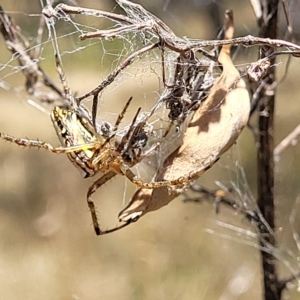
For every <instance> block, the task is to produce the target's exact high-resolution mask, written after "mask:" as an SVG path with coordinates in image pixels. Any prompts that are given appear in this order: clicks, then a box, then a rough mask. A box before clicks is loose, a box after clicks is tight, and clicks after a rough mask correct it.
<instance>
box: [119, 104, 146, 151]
mask: <svg viewBox="0 0 300 300" xmlns="http://www.w3.org/2000/svg"><path fill="white" fill-rule="evenodd" d="M140 111H141V107H139V108H138V110H137V112H136V114H135V116H134V117H133V119H132V122H131V124H130V126H129V129H128V131H127V133H126V134H125V135H124V136H123V138H122V140H121V142H120V145H119V146H118V148H117V152H120V153H122V154H123V153H125V152H126V150H127V147H128V145H126V143H127V141H128V140H130V138H131V137H132V134H133V133H134V129H135V126H134V124H135V122H136V120H137V117H138V115H139V113H140Z"/></svg>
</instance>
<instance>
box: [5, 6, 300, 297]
mask: <svg viewBox="0 0 300 300" xmlns="http://www.w3.org/2000/svg"><path fill="white" fill-rule="evenodd" d="M15 2H16V3H14V1H8V0H6V1H1V4H2V5H3V7H4V9H6V10H7V11H12V12H17V14H16V18H18V17H20V15H19V12H21V11H23V12H25V16H26V14H28V13H33V12H37V7H38V5H37V4H36V3H34V4H31V3H32V2H33V1H28V3H26V5H25V2H27V1H24V3H23V2H22V3H21V1H15ZM17 2H18V3H17ZM29 2H30V3H29ZM37 2H38V1H37ZM78 2H79V4H80V5H84V6H88V7H93V4H92V1H85V2H84V3H83V1H78ZM141 2H142V1H141ZM144 2H145V1H144ZM188 3H189V5H190V7H188V8H189V9H184V7H182V6H180V5H179V4H177V6H176V5H174V4H172V1H170V5H169V6H168V9H167V10H166V11H165V12H163V11H162V9H161V8H162V7H163V6H164V5H165V4H166V2H165V1H154V2H153V4H152V7H151V6H150V7H149V6H147V5H145V6H146V7H148V8H149V9H151V8H152V9H154V8H155V9H156V13H157V15H158V16H159V17H161V18H162V19H163V20H164V21H166V20H168V22H167V23H168V25H170V27H171V28H174V27H175V29H174V30H175V32H177V33H178V34H179V35H184V34H186V35H189V36H195V37H196V36H198V37H199V36H200V37H201V38H203V37H205V34H208V35H209V34H212V33H209V32H208V33H207V31H208V29H207V30H206V32H204V31H203V30H204V29H203V26H198V28H197V30H198V29H200V33H199V31H197V30H195V29H194V30H192V29H191V28H193V26H194V25H192V24H196V22H198V20H199V18H198V17H197V19H195V18H194V17H193V16H195V15H197V14H198V12H197V13H196V12H195V8H194V9H193V6H192V2H188ZM238 3H239V2H238V1H237V2H234V1H228V3H227V1H224V2H222V4H220V10H221V11H222V10H223V6H224V9H225V8H230V7H232V6H231V5H234V6H233V8H234V12H235V15H236V24H237V25H236V26H237V27H238V28H239V30H238V31H239V32H241V31H242V32H243V33H244V34H247V33H248V32H247V30H250V29H251V28H254V24H253V20H254V19H253V18H252V11H251V10H250V6H249V5H248V6H244V5H243V7H239V6H241V5H238ZM24 5H25V6H24ZM31 5H32V6H31ZM97 7H98V8H100V7H102V8H103V7H104V8H105V7H107V9H111V8H112V7H113V5H112V1H103V3H100V2H99V3H97ZM239 8H240V9H239ZM202 9H204V8H203V7H202ZM238 9H239V10H238ZM236 10H238V11H236ZM151 11H152V12H155V10H151ZM199 13H200V11H199ZM164 16H166V19H164ZM202 16H205V11H202ZM203 18H204V17H203ZM208 19H209V18H206V19H205V18H204V20H205V21H206V22H209V20H208ZM24 20H26V21H27V23H29V22H30V20H31V18H28V17H25V18H21V22H24ZM171 21H172V22H173V23H172V22H171ZM185 22H187V24H188V25H189V26H188V28H189V29H191V31H190V32H188V30H187V29H183V26H182V24H184V23H185ZM251 22H252V23H251ZM180 24H181V25H180ZM190 24H191V25H190ZM197 24H198V23H197ZM204 24H205V23H204ZM173 25H174V26H173ZM28 30H29V31H32V30H33V29H32V28H29V27H28ZM184 30H186V32H185V31H184ZM180 31H181V32H180ZM201 31H202V32H201ZM33 32H34V31H33ZM195 32H198V33H197V35H196V33H195ZM201 34H202V35H201ZM240 34H241V33H240ZM240 34H239V35H240ZM210 37H213V34H212V35H211V36H210ZM0 47H1V48H0V59H1V63H5V62H7V61H8V59H9V58H10V54H9V53H8V51H7V50H6V49H5V47H4V45H3V41H2V40H1V43H0ZM51 59H52V58H51ZM51 59H50V60H49V61H50V62H47V66H48V64H50V65H51ZM282 60H283V61H284V60H285V58H282ZM87 61H88V62H86V64H87V65H90V64H93V63H91V62H90V61H91V58H87ZM64 63H65V68H66V70H67V75H68V81H69V85H70V86H71V87H72V88H73V90H76V91H79V92H83V91H86V90H88V86H90V87H93V86H95V85H96V84H97V83H98V82H99V79H101V78H102V77H101V75H100V74H99V70H95V69H92V70H90V69H87V68H86V65H85V63H82V64H80V63H78V64H74V63H70V61H69V63H68V61H64ZM298 65H299V61H298V60H293V63H292V65H291V67H290V71H289V72H290V73H289V76H288V78H287V79H286V81H285V82H284V83H283V84H282V85H281V86H280V88H279V90H278V106H277V120H278V121H277V127H276V130H277V131H276V134H277V136H276V141H280V139H281V138H282V137H284V136H285V135H286V134H287V133H288V132H290V130H292V129H293V128H294V127H295V126H296V125H297V124H298V122H299V102H298V101H299V100H298V96H297V94H298V93H299V87H298V86H297V85H298V84H297V78H299V67H298ZM278 69H279V72H280V73H281V74H282V73H283V69H284V68H283V67H280V66H279V67H278ZM50 72H52V73H51V75H52V78H56V77H57V74H56V72H55V70H54V63H53V66H52V71H50ZM2 76H3V75H1V77H2ZM9 81H10V84H11V85H12V87H21V86H22V85H23V78H22V76H21V75H16V76H12V77H11V78H9ZM149 82H150V81H149ZM147 83H148V81H146V80H145V85H146V84H147ZM74 87H75V88H74ZM126 88H127V90H126V91H125V93H127V94H128V95H130V94H133V96H135V97H134V99H138V91H135V90H134V87H132V86H129V87H128V86H127V87H126ZM126 88H124V86H123V89H126ZM148 88H149V90H154V89H155V82H153V81H151V83H150V87H148ZM117 93H119V94H117ZM123 93H124V90H122V91H116V94H115V95H116V100H115V101H116V102H115V104H113V105H117V106H118V107H121V106H122V104H121V103H124V102H123V99H124V94H123ZM0 97H1V101H0V130H1V131H3V132H5V133H8V134H12V135H14V136H19V137H25V136H27V137H30V138H36V137H38V138H39V139H41V140H44V141H47V142H51V143H52V144H54V145H58V140H57V137H56V135H55V132H54V130H53V128H52V124H51V121H50V119H49V118H48V117H47V116H46V115H45V114H43V113H41V112H39V111H38V110H36V109H35V108H33V107H31V106H30V105H28V104H27V103H26V101H24V100H26V99H28V96H27V95H26V94H25V93H24V92H18V91H17V90H13V89H10V90H9V91H4V90H0ZM126 99H127V98H126ZM113 105H111V106H110V105H109V104H108V105H107V106H106V107H105V109H107V110H109V109H112V107H113ZM136 105H139V103H138V102H136ZM112 111H113V110H112ZM114 112H117V111H114ZM133 112H134V109H133ZM299 151H300V148H299V146H296V147H294V148H291V149H288V150H287V151H286V152H285V153H284V154H283V156H282V158H281V160H280V161H279V163H278V164H277V166H276V168H277V169H276V170H277V175H278V177H277V178H278V182H277V188H276V195H277V206H278V217H279V222H280V226H281V231H279V232H278V237H279V241H280V243H281V244H280V245H281V247H286V248H289V249H291V252H292V253H293V254H294V255H295V259H296V257H297V250H296V248H295V246H294V245H293V243H292V237H291V231H290V229H289V228H290V227H289V224H288V218H289V216H290V212H291V208H292V205H293V203H294V201H295V198H296V197H297V195H298V193H299V176H298V174H297V170H299V160H298V161H297V156H298V155H299ZM236 161H238V162H239V163H240V164H242V165H243V167H244V170H245V172H246V174H247V179H248V180H249V182H250V186H249V188H250V189H251V190H252V191H255V152H254V143H253V138H252V136H251V134H250V132H249V131H248V130H245V132H244V133H243V136H242V137H241V139H240V141H239V142H238V145H237V146H235V147H234V148H233V149H232V150H230V151H229V152H228V154H226V155H225V157H224V158H223V159H222V160H221V161H220V162H219V163H218V164H217V165H216V166H215V167H214V168H213V169H212V170H210V171H209V172H208V173H207V174H205V175H204V176H203V177H202V178H201V180H200V183H201V184H203V185H205V186H209V187H214V181H215V180H223V181H226V182H228V181H229V180H234V181H235V182H236V183H237V182H239V179H237V178H236V177H237V172H238V168H237V167H236V166H235V163H236ZM89 183H91V180H83V179H82V178H81V176H80V174H79V173H78V172H77V171H76V170H75V169H74V167H73V166H72V165H71V164H70V162H69V161H68V159H67V158H66V157H65V156H59V155H54V154H51V153H46V152H45V151H42V150H41V151H36V150H34V149H32V150H30V149H21V148H19V147H16V146H15V145H11V144H7V143H3V142H2V143H1V145H0V220H1V221H0V240H1V242H0V291H1V299H8V300H14V299H31V300H35V299H44V300H46V299H76V300H77V299H85V300H94V299H108V300H111V299H124V300H127V299H128V300H129V299H130V300H132V299H222V300H226V299H228V300H232V299H243V300H247V299H262V298H261V270H260V258H259V254H258V251H257V250H256V249H255V248H254V247H251V246H249V245H246V244H245V243H243V242H240V243H239V242H236V241H233V240H232V239H235V238H237V239H239V238H241V239H242V238H243V236H242V235H238V234H236V233H230V232H229V233H228V230H226V229H225V228H224V227H222V226H218V225H217V222H218V221H222V222H225V223H228V224H233V225H235V226H237V227H240V228H242V229H245V230H250V231H254V229H253V228H252V227H251V225H249V224H248V222H247V221H246V220H245V219H243V217H242V216H240V215H239V214H236V213H234V212H232V211H230V210H227V209H225V208H222V209H221V213H220V214H219V215H216V214H215V209H214V207H213V205H212V204H209V203H205V202H204V203H202V204H200V205H197V204H184V203H183V202H182V201H181V199H180V198H178V199H176V200H175V201H173V202H172V203H171V204H169V205H168V206H167V207H165V208H163V209H161V210H159V211H157V212H154V213H151V214H148V215H146V216H145V217H143V218H142V219H141V220H139V221H138V222H137V223H135V224H133V225H130V226H129V227H127V228H125V229H123V230H121V231H119V232H116V233H113V234H110V235H107V236H101V237H96V235H95V234H94V232H93V228H92V225H91V219H90V213H89V211H88V207H87V204H86V201H85V195H86V191H87V188H88V186H89ZM133 191H134V186H132V185H131V184H129V183H128V182H126V180H125V179H124V178H123V177H121V176H117V178H116V179H113V180H112V181H110V182H108V183H107V184H106V185H105V187H103V188H101V189H100V190H99V191H97V193H96V194H95V196H94V197H93V198H94V200H95V203H96V205H97V207H98V211H99V217H100V222H101V224H104V226H109V225H114V224H115V222H116V220H117V213H118V211H119V210H120V209H122V207H124V203H123V199H124V198H125V201H128V199H129V198H130V195H132V193H133ZM296 225H297V224H296ZM207 228H208V229H212V230H215V231H216V232H217V234H213V235H211V234H208V233H207V232H206V230H205V229H207ZM298 229H299V228H298ZM222 234H224V235H225V237H220V236H219V235H222ZM243 240H244V238H243ZM283 258H284V257H283ZM285 259H286V261H291V263H294V261H293V260H290V259H289V258H288V257H285ZM282 273H283V274H288V271H287V269H286V268H284V267H283V268H282ZM298 297H299V295H297V294H296V292H295V293H294V296H293V295H291V299H298Z"/></svg>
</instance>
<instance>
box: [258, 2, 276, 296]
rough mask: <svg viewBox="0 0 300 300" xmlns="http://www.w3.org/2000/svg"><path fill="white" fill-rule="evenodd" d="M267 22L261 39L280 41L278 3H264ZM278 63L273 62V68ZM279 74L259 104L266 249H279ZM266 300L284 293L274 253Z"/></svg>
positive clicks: (266, 256)
mask: <svg viewBox="0 0 300 300" xmlns="http://www.w3.org/2000/svg"><path fill="white" fill-rule="evenodd" d="M261 3H262V5H263V18H262V20H261V22H260V24H259V25H260V37H269V38H274V39H275V38H277V9H278V0H263V1H261ZM266 51H267V54H270V51H272V49H270V48H269V49H266V48H263V49H261V53H262V56H263V57H264V56H265V53H266ZM274 63H275V58H273V59H272V61H271V65H273V64H274ZM275 70H276V68H270V71H269V74H268V80H267V84H266V88H265V89H264V90H263V91H262V93H261V94H260V102H259V120H258V127H259V137H258V139H259V143H258V155H257V164H258V166H257V167H258V195H257V201H258V206H259V209H260V211H261V213H262V215H263V217H264V219H265V221H266V223H267V224H268V225H269V228H267V227H266V226H264V225H262V226H259V231H260V244H261V246H262V249H263V248H265V247H266V244H269V245H271V246H274V247H275V246H276V240H275V237H274V230H275V210H274V209H275V208H274V160H273V150H274V141H273V133H274V106H275V89H274V88H273V86H274V84H275ZM261 259H262V267H263V276H264V292H265V300H279V299H280V298H281V289H280V287H279V280H278V275H277V268H276V258H275V257H274V256H273V255H272V253H267V252H266V251H263V250H262V251H261Z"/></svg>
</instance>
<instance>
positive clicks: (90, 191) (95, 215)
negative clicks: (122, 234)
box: [87, 171, 124, 235]
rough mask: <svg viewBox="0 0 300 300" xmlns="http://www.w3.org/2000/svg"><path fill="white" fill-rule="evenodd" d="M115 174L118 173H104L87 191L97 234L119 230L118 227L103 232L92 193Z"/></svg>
mask: <svg viewBox="0 0 300 300" xmlns="http://www.w3.org/2000/svg"><path fill="white" fill-rule="evenodd" d="M115 175H117V173H115V172H113V171H109V172H108V173H106V174H104V175H103V176H101V177H100V178H98V179H97V180H96V181H95V182H94V183H93V184H92V185H91V186H90V187H89V189H88V192H87V203H88V206H89V209H90V212H91V215H92V220H93V226H94V229H95V232H96V234H97V235H101V234H104V233H109V232H112V231H115V230H117V229H111V230H106V231H103V232H102V231H101V229H100V226H99V223H98V219H97V214H96V208H95V204H94V202H93V200H92V199H91V196H92V194H94V193H95V192H96V190H97V189H99V188H100V187H101V186H102V185H103V184H104V183H105V182H107V181H108V180H110V179H111V178H113V177H114V176H115ZM123 227H124V226H123Z"/></svg>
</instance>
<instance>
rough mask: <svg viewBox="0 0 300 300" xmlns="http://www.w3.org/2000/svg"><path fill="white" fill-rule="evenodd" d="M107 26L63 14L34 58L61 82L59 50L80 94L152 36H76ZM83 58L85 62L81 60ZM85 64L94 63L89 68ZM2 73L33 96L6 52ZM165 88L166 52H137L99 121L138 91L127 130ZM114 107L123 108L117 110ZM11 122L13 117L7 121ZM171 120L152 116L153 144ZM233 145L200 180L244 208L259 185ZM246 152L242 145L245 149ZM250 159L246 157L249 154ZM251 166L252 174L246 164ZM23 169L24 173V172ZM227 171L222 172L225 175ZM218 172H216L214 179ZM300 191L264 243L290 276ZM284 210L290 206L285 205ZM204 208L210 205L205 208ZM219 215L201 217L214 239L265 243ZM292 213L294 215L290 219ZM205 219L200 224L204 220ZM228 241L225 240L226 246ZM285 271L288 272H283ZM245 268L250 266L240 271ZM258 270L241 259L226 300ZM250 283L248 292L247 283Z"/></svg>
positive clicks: (104, 102)
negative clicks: (275, 239)
mask: <svg viewBox="0 0 300 300" xmlns="http://www.w3.org/2000/svg"><path fill="white" fill-rule="evenodd" d="M44 4H45V3H44ZM44 4H43V5H44ZM79 4H81V3H79ZM167 7H169V6H167ZM101 9H103V8H101ZM115 9H117V8H115ZM167 12H169V13H170V10H169V9H167ZM27 17H30V18H32V19H34V20H35V21H36V24H38V22H39V17H40V15H34V14H27ZM109 24H110V23H109V22H108V21H107V23H106V22H105V21H103V20H102V19H94V18H93V19H92V18H88V17H81V16H75V17H69V18H68V19H66V20H59V21H56V22H55V24H53V26H52V25H51V30H52V31H51V32H52V34H51V35H50V34H48V33H47V38H46V39H45V40H44V41H37V45H35V46H33V47H32V48H29V49H30V50H33V51H37V53H38V55H37V57H36V59H37V60H38V61H39V62H40V63H41V65H42V66H43V67H44V68H45V70H47V72H50V73H49V74H51V75H53V76H51V77H52V78H53V80H54V81H55V82H56V84H57V85H59V86H61V85H60V82H59V79H58V75H57V74H56V71H55V60H54V57H53V51H56V52H57V53H58V54H59V56H60V58H61V60H62V65H63V70H64V72H65V75H66V78H67V82H68V86H69V87H70V88H71V90H72V91H73V92H74V93H76V94H78V95H81V94H83V93H85V92H86V91H88V90H90V89H91V88H93V87H94V86H96V85H97V84H99V83H100V82H101V81H102V80H103V79H104V78H105V77H106V76H107V75H108V74H110V73H111V72H113V71H114V70H115V69H116V68H117V67H118V65H119V64H120V63H121V62H122V61H123V60H124V59H126V57H128V56H129V55H130V54H131V53H133V52H135V51H137V50H138V49H140V48H141V47H142V46H143V45H145V44H148V43H152V42H153V39H154V37H153V36H151V35H150V36H148V35H141V34H140V33H138V32H131V33H129V34H124V35H121V36H118V39H115V40H114V41H105V40H103V39H89V40H86V41H82V42H81V41H79V39H78V36H79V35H80V34H81V33H82V32H86V31H93V30H97V29H99V28H107V29H108V28H110V29H113V28H116V26H117V25H116V24H112V25H109ZM35 28H38V27H35ZM45 32H46V30H45ZM36 36H37V35H36V31H35V33H34V34H32V37H34V38H33V40H34V39H35V37H36ZM36 49H37V50H36ZM246 55H247V58H248V59H249V58H251V54H249V53H247V54H246ZM82 61H84V64H83V65H82ZM173 61H174V53H172V52H170V53H166V65H167V69H168V70H170V71H169V72H170V74H172V73H173V69H172V62H173ZM238 61H239V60H238ZM240 65H241V66H244V65H245V63H243V62H242V63H241V64H240ZM86 69H89V71H88V73H87V70H86ZM0 71H1V75H0V76H1V82H0V84H1V88H3V89H4V90H6V91H8V92H12V93H13V94H15V95H16V96H17V97H18V99H19V101H20V102H21V101H24V99H29V98H31V97H28V95H27V94H26V91H25V88H24V84H23V82H22V81H23V79H21V77H22V75H21V72H22V68H21V67H19V66H18V64H17V63H16V58H15V57H12V58H9V57H7V58H6V57H5V58H4V63H3V64H2V67H1V70H0ZM170 74H167V78H170V76H171V75H170ZM16 78H17V79H16ZM283 89H284V88H283ZM162 91H163V82H162V60H161V55H160V52H159V51H151V52H149V53H147V54H146V55H144V56H143V57H141V58H139V59H138V61H137V62H135V63H133V64H132V65H131V66H130V67H128V68H126V69H125V70H124V71H122V72H121V74H120V76H118V77H117V78H116V80H114V82H113V83H112V84H111V85H109V86H108V87H107V88H105V89H104V90H103V92H102V93H101V97H100V101H99V106H98V111H97V121H98V122H101V121H103V120H105V121H108V122H111V123H113V122H114V120H115V119H116V118H117V116H118V112H119V111H120V110H121V109H122V107H123V105H124V104H125V102H126V101H127V100H128V98H129V97H130V96H132V93H133V92H134V94H135V95H137V96H135V95H134V106H133V107H132V108H131V109H130V110H129V112H128V115H127V118H125V121H124V123H122V127H123V128H125V127H126V126H127V125H128V124H129V122H130V120H131V119H132V116H133V115H134V113H135V111H136V108H137V107H139V106H142V108H143V111H145V112H149V111H150V109H151V108H152V107H153V105H154V104H155V103H156V102H157V100H158V99H159V96H160V95H161V93H162ZM33 101H34V103H36V104H37V106H42V107H43V108H44V109H45V111H46V112H49V111H51V107H53V105H55V104H56V102H53V103H50V104H48V103H42V102H41V101H38V100H36V99H33ZM291 103H292V102H291ZM84 105H86V106H87V107H88V108H89V109H91V105H92V103H91V98H89V99H86V100H84ZM116 107H118V108H117V109H116ZM22 109H23V106H22ZM288 114H289V116H292V115H293V112H288ZM283 118H284V117H282V119H283ZM5 122H6V121H5ZM7 122H9V120H8V121H7ZM167 122H168V120H167V113H166V112H165V111H164V108H161V109H160V110H158V111H157V112H156V113H155V114H154V116H153V117H152V119H151V120H150V121H149V123H150V124H151V125H153V126H154V128H155V129H154V131H155V134H154V137H153V142H152V143H154V142H155V141H157V140H158V139H159V138H160V137H161V136H162V132H161V131H162V130H161V128H166V127H167V126H166V125H167V124H168V123H167ZM290 127H292V126H290ZM183 130H184V129H183V128H181V127H180V132H182V131H183ZM180 132H179V133H176V132H174V133H172V135H170V138H169V139H170V140H171V141H172V140H174V139H175V138H176V137H177V136H178V135H179V134H180ZM24 134H25V135H29V134H30V133H27V132H25V133H24ZM120 134H122V129H120ZM170 140H169V141H167V143H166V144H168V143H171V142H170ZM235 147H236V148H235V150H233V151H231V152H230V154H228V155H227V156H226V157H225V158H224V161H223V160H222V161H221V163H220V166H218V167H217V169H216V170H215V171H214V170H213V171H212V172H213V174H215V175H216V176H212V177H207V176H204V179H203V182H204V183H207V184H208V186H210V187H211V188H215V186H217V187H218V188H221V189H227V190H228V191H229V193H232V194H233V198H234V199H236V200H237V201H240V203H241V204H242V206H246V207H250V208H254V207H255V203H254V200H253V199H254V197H253V195H252V193H251V191H250V190H251V189H252V190H253V189H254V188H253V187H252V185H254V184H253V182H250V186H249V183H248V182H247V181H248V180H249V179H248V178H247V176H248V174H246V175H245V173H247V172H246V171H245V169H244V167H243V166H241V165H242V161H243V159H241V158H240V155H241V154H240V153H238V154H237V153H236V152H239V150H237V148H238V149H239V148H240V147H242V149H243V150H244V151H246V148H243V146H235ZM297 149H298V147H295V148H293V149H292V150H290V153H291V155H292V156H293V160H292V161H293V162H295V164H296V163H297V162H296V158H295V157H296V156H297V152H298V150H297ZM243 150H241V152H242V151H243ZM161 151H163V150H161ZM164 156H165V154H162V153H160V152H158V154H157V158H155V159H154V160H153V161H152V162H148V163H146V164H148V165H150V166H151V164H152V165H153V170H152V171H153V173H155V171H156V170H157V167H158V166H159V165H160V164H161V163H162V161H163V158H164ZM287 156H288V155H287ZM226 159H227V160H226ZM245 160H246V161H247V159H245ZM17 162H18V160H17V161H16V162H15V163H16V165H18V168H19V167H20V165H22V163H21V162H20V164H18V163H17ZM285 164H286V165H287V166H288V167H290V168H292V165H293V163H292V162H288V159H287V158H284V157H283V158H281V160H280V162H279V163H278V170H280V172H283V171H282V169H283V168H284V167H285ZM246 168H247V166H246ZM20 169H22V168H20ZM224 170H225V171H224ZM247 170H248V171H249V172H251V169H250V168H249V167H248V169H247ZM136 171H137V172H143V168H139V169H137V170H136ZM218 172H222V174H221V175H220V174H218ZM291 172H292V171H291ZM144 173H149V169H145V171H144ZM23 174H24V176H25V173H24V172H23ZM284 174H285V173H284ZM217 175H218V176H217ZM141 176H142V175H141ZM152 176H154V175H152ZM222 176H224V177H225V178H224V179H222ZM150 177H151V176H150ZM206 177H207V179H206ZM283 177H284V178H286V177H288V178H289V180H290V181H289V183H288V184H291V185H292V186H294V187H295V190H296V187H297V182H298V176H297V174H296V173H295V172H294V173H290V172H287V173H286V174H285V176H283V175H282V177H281V179H282V178H283ZM214 178H217V180H215V179H214ZM250 181H251V179H250ZM201 183H202V181H201ZM212 183H214V184H212ZM282 185H284V183H282ZM125 192H126V191H125ZM298 192H299V191H298ZM298 192H296V191H294V193H293V195H292V196H290V197H291V198H294V199H296V201H293V200H290V207H291V210H290V212H289V213H288V214H286V215H284V216H282V223H283V224H284V225H283V226H280V230H282V232H283V233H282V236H280V232H279V233H278V235H279V238H280V241H281V239H282V242H281V243H280V245H279V246H278V247H277V248H274V247H270V248H266V249H265V251H267V252H270V253H272V254H273V255H274V256H276V257H277V258H278V259H279V260H280V261H281V262H282V264H283V265H285V267H286V269H288V270H290V271H291V273H292V274H296V273H297V272H298V270H299V264H298V260H299V259H298V254H297V253H299V238H298V236H299V235H298V232H299V228H298V223H297V219H298V218H297V216H298V209H299V201H298V198H297V194H298ZM280 193H281V194H282V196H281V198H282V199H285V198H286V197H285V196H284V195H285V191H283V189H282V190H280ZM293 203H294V205H293ZM281 205H282V204H281ZM281 205H280V206H281ZM285 209H286V210H288V209H287V208H285ZM207 211H208V210H207V209H206V212H207ZM198 212H199V211H198ZM185 213H186V212H185ZM222 213H223V210H222V209H221V213H220V214H219V216H221V218H219V217H215V216H213V215H211V216H210V217H209V220H208V222H207V223H204V227H206V228H207V231H208V232H210V233H213V236H214V237H219V236H221V237H222V238H225V240H226V239H227V240H231V241H234V242H237V243H238V244H242V245H245V246H246V248H247V247H248V246H249V245H250V246H251V247H253V248H256V249H258V248H260V245H258V243H257V233H256V232H255V231H254V230H253V227H251V226H249V224H248V223H247V224H246V225H245V223H246V221H243V220H241V218H239V220H241V221H242V222H239V221H238V222H232V218H233V216H232V214H230V213H228V212H226V211H225V212H224V216H223V217H222ZM288 218H289V220H288V221H286V219H288ZM220 219H221V220H220ZM280 220H281V219H280ZM284 220H285V221H284ZM289 222H290V223H289ZM201 225H203V224H202V223H201ZM133 226H134V225H133ZM89 229H91V228H89ZM196 233H197V235H198V234H199V229H198V230H197V232H196ZM287 236H288V237H287ZM291 238H293V239H294V240H295V244H296V245H297V247H298V248H296V247H295V244H294V245H293V244H292V242H293V241H292V239H291ZM199 239H200V237H199ZM285 242H286V244H285ZM194 243H195V242H194ZM222 243H223V242H222ZM224 244H226V246H228V243H227V242H226V241H224ZM226 246H224V249H225V248H226ZM243 268H244V269H243ZM286 269H285V270H284V272H286ZM243 270H246V271H245V272H244V273H243V272H242V271H243ZM249 272H250V273H249ZM255 272H258V271H257V270H256V269H255V268H253V265H252V264H251V262H250V263H249V264H248V265H247V264H243V265H242V266H241V268H237V269H236V273H235V274H233V275H232V278H231V279H230V284H228V286H227V287H226V286H225V287H223V288H224V293H223V297H224V298H222V299H227V298H226V297H225V296H226V295H227V297H228V295H231V296H232V294H230V293H231V292H232V291H234V292H236V291H237V290H238V288H235V289H234V288H233V287H232V286H234V279H241V278H245V277H247V276H250V275H251V276H250V277H251V278H253V277H254V274H255ZM249 274H250V275H249ZM248 288H250V286H248ZM245 289H246V290H247V288H245ZM244 292H245V291H241V292H240V294H243V293H244ZM226 293H228V294H226ZM232 293H233V292H232ZM236 293H237V292H236Z"/></svg>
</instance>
